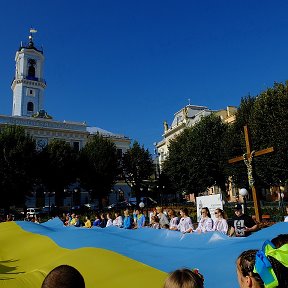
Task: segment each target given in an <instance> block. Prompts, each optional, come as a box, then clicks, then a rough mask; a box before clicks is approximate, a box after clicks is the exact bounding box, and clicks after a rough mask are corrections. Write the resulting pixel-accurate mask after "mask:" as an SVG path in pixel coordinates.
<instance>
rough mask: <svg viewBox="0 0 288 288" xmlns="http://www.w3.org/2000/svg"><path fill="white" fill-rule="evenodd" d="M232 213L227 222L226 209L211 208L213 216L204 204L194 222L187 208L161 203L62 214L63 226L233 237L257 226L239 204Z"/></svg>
mask: <svg viewBox="0 0 288 288" xmlns="http://www.w3.org/2000/svg"><path fill="white" fill-rule="evenodd" d="M234 211H235V215H234V219H233V221H232V223H231V227H229V226H228V222H227V219H226V215H225V212H224V211H223V210H222V209H220V208H217V209H215V211H214V215H215V217H214V220H213V219H212V217H211V214H210V211H209V209H208V208H207V207H203V208H202V209H201V218H200V220H199V222H198V224H197V223H193V222H192V219H191V217H189V214H188V209H187V208H182V209H180V211H179V215H178V213H176V212H175V210H173V209H168V210H167V211H166V210H165V211H163V208H162V207H156V208H154V209H153V210H152V211H149V212H148V213H147V212H146V213H145V214H144V212H143V210H142V209H141V208H137V209H135V210H134V211H133V213H131V215H130V213H129V210H128V209H126V210H124V213H123V216H122V215H121V214H120V213H119V212H118V211H116V212H114V213H113V214H112V213H111V212H107V213H104V212H103V213H100V214H96V215H95V216H94V217H93V218H91V219H89V217H88V216H86V217H85V219H84V220H83V221H81V219H80V217H79V215H76V214H75V213H72V214H71V215H70V214H69V213H68V214H67V215H65V214H64V215H63V217H62V221H63V223H64V225H65V226H75V227H81V226H83V227H86V228H93V227H100V228H105V227H109V226H116V227H119V228H124V229H139V228H143V227H151V228H154V229H170V230H175V231H180V232H181V233H183V234H184V233H194V232H197V233H206V232H212V231H218V232H221V233H223V234H228V235H229V236H233V235H235V236H236V237H243V236H249V235H250V234H251V232H254V231H257V230H258V225H257V224H256V223H255V221H254V220H253V219H252V218H251V217H250V216H248V215H245V214H243V213H242V206H241V205H240V204H236V205H235V207H234Z"/></svg>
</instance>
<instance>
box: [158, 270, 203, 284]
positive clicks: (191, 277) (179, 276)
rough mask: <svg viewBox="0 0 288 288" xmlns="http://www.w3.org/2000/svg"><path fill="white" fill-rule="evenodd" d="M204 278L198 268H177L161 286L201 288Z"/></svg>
mask: <svg viewBox="0 0 288 288" xmlns="http://www.w3.org/2000/svg"><path fill="white" fill-rule="evenodd" d="M203 287H204V278H203V276H202V275H201V274H200V273H199V272H198V270H196V269H195V270H194V271H192V270H189V269H178V270H175V271H174V272H172V273H171V274H170V275H169V276H168V278H167V279H166V280H165V282H164V286H163V288H203Z"/></svg>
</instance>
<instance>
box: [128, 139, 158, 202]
mask: <svg viewBox="0 0 288 288" xmlns="http://www.w3.org/2000/svg"><path fill="white" fill-rule="evenodd" d="M122 171H123V175H124V179H125V181H126V183H127V184H128V185H129V186H130V187H131V189H132V191H133V192H134V193H135V196H136V199H137V203H138V202H140V197H141V196H142V195H140V194H141V190H140V188H141V187H142V186H143V183H144V180H148V179H149V178H150V177H151V175H152V173H153V160H152V155H151V154H150V153H149V151H148V149H145V148H144V146H142V147H141V146H140V144H139V143H138V142H137V141H134V143H133V145H132V147H131V148H129V149H128V150H127V151H126V153H124V155H123V157H122Z"/></svg>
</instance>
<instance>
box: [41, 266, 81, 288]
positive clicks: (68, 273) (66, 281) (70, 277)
mask: <svg viewBox="0 0 288 288" xmlns="http://www.w3.org/2000/svg"><path fill="white" fill-rule="evenodd" d="M56 287H57V288H85V281H84V278H83V276H82V275H81V273H80V272H79V271H78V270H77V269H76V268H74V267H72V266H69V265H60V266H57V267H56V268H54V269H53V270H52V271H50V272H49V273H48V275H47V276H46V278H45V279H44V281H43V283H42V286H41V288H56Z"/></svg>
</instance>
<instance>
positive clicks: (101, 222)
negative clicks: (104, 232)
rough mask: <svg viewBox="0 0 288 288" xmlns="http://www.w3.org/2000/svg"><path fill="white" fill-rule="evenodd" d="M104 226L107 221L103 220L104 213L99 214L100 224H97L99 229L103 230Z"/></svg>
mask: <svg viewBox="0 0 288 288" xmlns="http://www.w3.org/2000/svg"><path fill="white" fill-rule="evenodd" d="M106 224H107V220H106V218H105V214H104V213H101V214H100V224H99V227H101V228H105V227H106Z"/></svg>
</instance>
